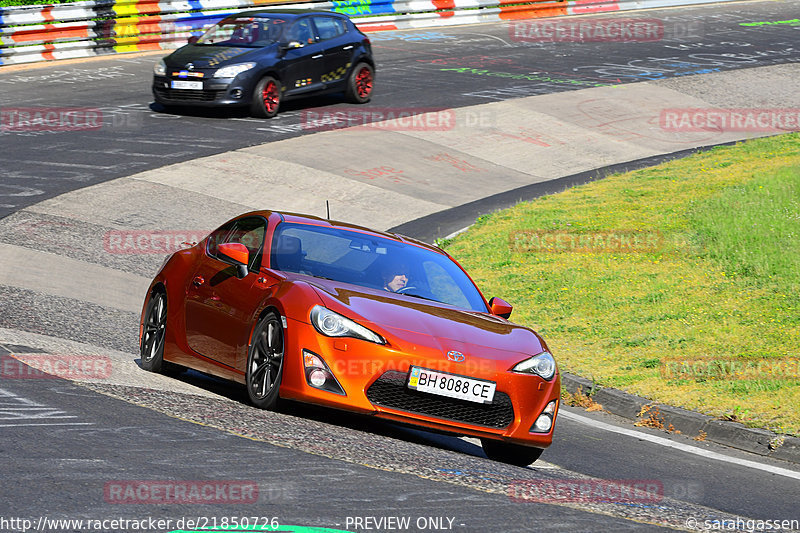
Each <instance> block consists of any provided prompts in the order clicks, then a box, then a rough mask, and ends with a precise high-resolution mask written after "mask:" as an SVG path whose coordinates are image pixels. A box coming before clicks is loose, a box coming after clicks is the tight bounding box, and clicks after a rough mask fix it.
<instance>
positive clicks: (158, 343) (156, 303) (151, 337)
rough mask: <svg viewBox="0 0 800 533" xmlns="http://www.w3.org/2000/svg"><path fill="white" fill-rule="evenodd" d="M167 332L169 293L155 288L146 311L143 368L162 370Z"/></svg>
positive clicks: (142, 350) (143, 337)
mask: <svg viewBox="0 0 800 533" xmlns="http://www.w3.org/2000/svg"><path fill="white" fill-rule="evenodd" d="M166 332H167V295H166V294H164V293H163V292H161V291H158V290H155V291H153V293H152V294H151V295H150V300H148V302H147V307H146V308H145V312H144V330H143V331H142V344H141V346H140V355H141V361H142V368H144V369H145V370H149V371H150V372H161V368H162V366H163V364H164V337H165V335H166Z"/></svg>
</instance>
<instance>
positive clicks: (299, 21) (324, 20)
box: [153, 10, 375, 118]
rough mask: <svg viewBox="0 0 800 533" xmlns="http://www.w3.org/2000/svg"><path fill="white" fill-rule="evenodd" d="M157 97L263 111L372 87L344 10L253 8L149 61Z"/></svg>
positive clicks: (359, 94) (364, 54)
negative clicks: (152, 64) (153, 62)
mask: <svg viewBox="0 0 800 533" xmlns="http://www.w3.org/2000/svg"><path fill="white" fill-rule="evenodd" d="M153 74H154V76H153V96H154V97H155V101H156V102H157V103H159V104H161V105H164V106H167V107H171V106H186V105H191V106H207V107H210V106H249V107H250V112H251V114H253V115H254V116H257V117H264V118H270V117H273V116H275V115H276V114H277V113H278V108H279V107H280V104H281V102H283V101H284V100H289V99H293V98H299V97H305V96H312V95H319V94H322V93H336V92H343V93H344V94H345V96H346V98H347V99H348V100H349V101H351V102H354V103H364V102H367V101H368V100H369V99H370V96H371V95H372V86H373V81H374V78H375V63H374V61H373V59H372V47H371V45H370V42H369V38H368V37H367V36H366V35H364V34H363V33H362V32H361V31H360V30H359V29H358V28H356V26H355V24H353V22H352V21H351V20H350V19H349V18H348V17H347V16H345V15H342V14H339V13H333V12H327V11H308V10H282V11H274V10H253V11H245V12H242V13H237V14H235V15H230V16H228V17H225V18H224V19H222V20H221V21H219V22H218V23H217V24H215V25H214V26H212V27H211V28H210V29H209V30H208V31H206V32H205V33H204V34H203V36H202V37H199V38H195V37H192V38H191V39H190V40H189V44H187V45H186V46H184V47H182V48H179V49H178V50H175V51H174V52H173V53H171V54H170V55H168V56H167V57H165V58H163V59H161V60H160V61H159V62H158V63H157V64H156V65H155V67H154V68H153Z"/></svg>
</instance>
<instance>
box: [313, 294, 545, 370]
mask: <svg viewBox="0 0 800 533" xmlns="http://www.w3.org/2000/svg"><path fill="white" fill-rule="evenodd" d="M310 285H312V286H313V287H314V288H315V289H316V292H317V293H318V294H319V295H320V297H321V298H322V300H323V301H324V302H325V305H326V306H328V307H329V308H330V309H332V310H334V311H337V312H343V314H345V315H348V316H350V317H352V318H355V319H357V320H358V317H363V319H364V320H359V321H360V322H361V323H362V324H364V325H366V326H368V327H369V324H367V323H366V322H371V323H373V324H376V325H378V326H380V329H382V330H385V331H386V332H387V333H390V334H392V336H395V337H398V338H399V339H403V340H404V341H406V342H412V343H416V344H425V345H428V346H431V347H434V348H437V349H441V350H445V351H447V350H458V349H459V348H464V349H469V346H481V347H486V348H490V349H491V350H500V351H503V352H514V353H516V354H519V353H525V354H529V355H530V354H537V353H540V352H542V351H543V350H544V349H545V348H544V345H543V343H542V340H541V339H540V338H539V336H538V335H536V334H535V333H534V332H533V331H531V330H530V329H528V328H526V327H523V326H519V325H516V324H512V323H510V322H508V321H506V320H504V319H502V318H499V317H496V316H494V315H490V314H488V313H479V312H474V311H465V310H460V309H457V308H454V307H450V306H447V305H445V304H439V303H436V302H430V301H426V300H422V299H417V298H414V297H409V296H402V295H396V294H392V293H386V292H383V291H380V290H370V289H364V288H362V287H358V286H355V285H351V284H346V283H340V282H336V281H330V280H314V282H313V283H310ZM342 307H343V308H342ZM347 310H349V311H350V312H348V311H347ZM470 351H472V350H470ZM486 355H489V354H488V353H487V354H486ZM495 355H497V354H495Z"/></svg>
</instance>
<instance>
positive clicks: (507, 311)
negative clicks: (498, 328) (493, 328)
mask: <svg viewBox="0 0 800 533" xmlns="http://www.w3.org/2000/svg"><path fill="white" fill-rule="evenodd" d="M489 307H491V309H492V314H493V315H496V316H499V317H503V318H508V317H510V316H511V311H513V310H514V307H512V305H511V304H510V303H508V302H507V301H505V300H503V299H502V298H496V297H495V298H492V299H491V300H489Z"/></svg>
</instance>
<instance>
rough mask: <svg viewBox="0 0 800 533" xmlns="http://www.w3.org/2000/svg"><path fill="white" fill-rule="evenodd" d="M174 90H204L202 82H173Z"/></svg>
mask: <svg viewBox="0 0 800 533" xmlns="http://www.w3.org/2000/svg"><path fill="white" fill-rule="evenodd" d="M172 88H173V89H193V90H195V91H202V90H203V82H202V81H186V80H172Z"/></svg>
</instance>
